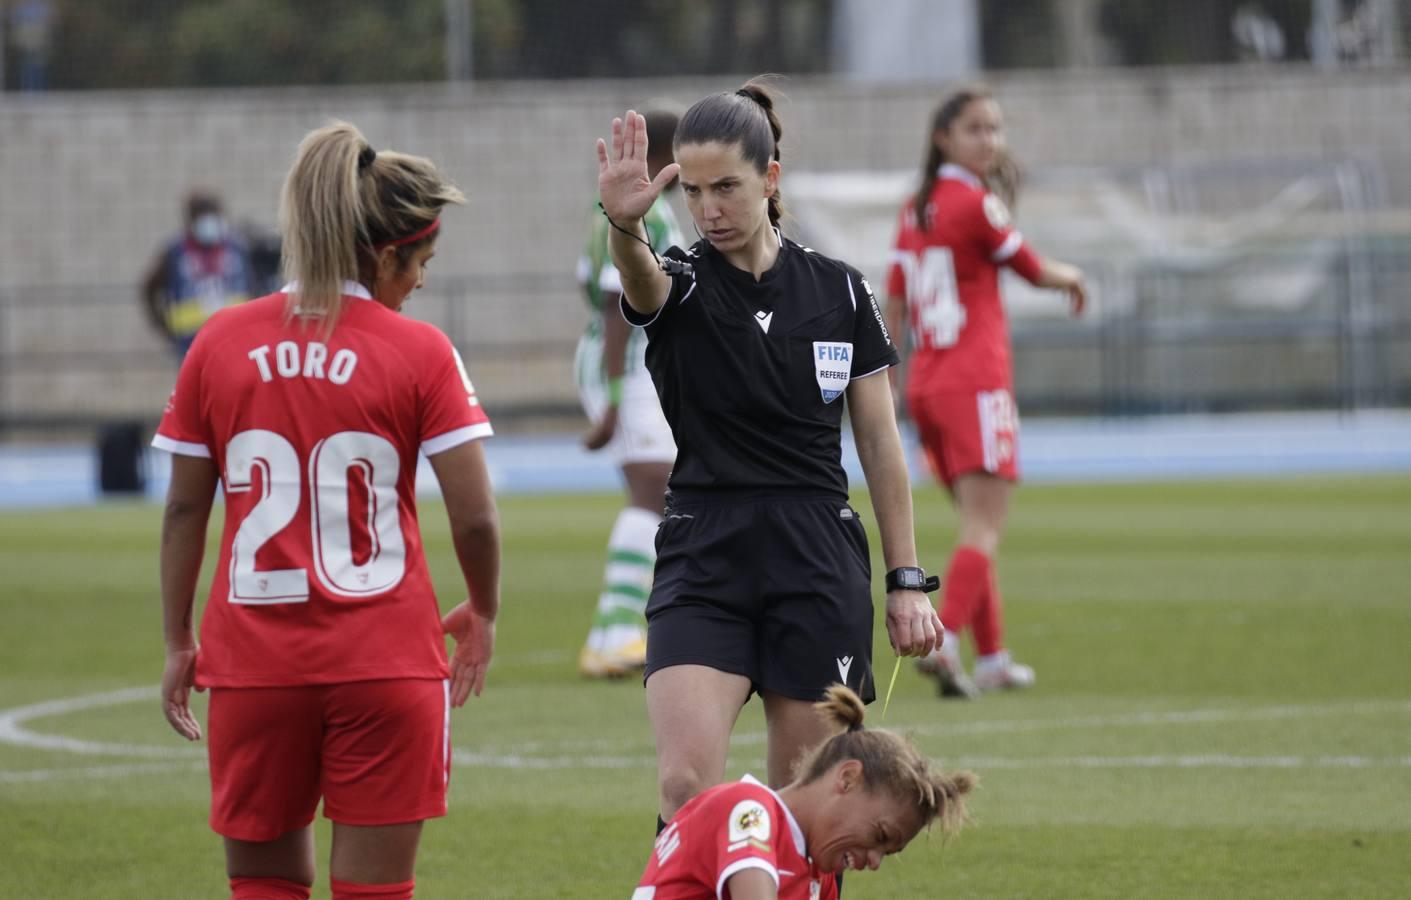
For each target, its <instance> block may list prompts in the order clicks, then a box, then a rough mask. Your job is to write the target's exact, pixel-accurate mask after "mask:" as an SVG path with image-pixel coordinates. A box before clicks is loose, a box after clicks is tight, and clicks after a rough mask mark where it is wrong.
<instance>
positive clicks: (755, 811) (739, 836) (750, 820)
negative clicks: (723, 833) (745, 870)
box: [725, 800, 772, 853]
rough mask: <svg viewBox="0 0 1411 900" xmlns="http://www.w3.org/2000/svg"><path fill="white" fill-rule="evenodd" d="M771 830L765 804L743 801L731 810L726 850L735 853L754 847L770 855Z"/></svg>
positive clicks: (755, 801)
mask: <svg viewBox="0 0 1411 900" xmlns="http://www.w3.org/2000/svg"><path fill="white" fill-rule="evenodd" d="M771 829H772V823H771V822H770V820H769V810H767V809H765V808H764V804H762V803H760V802H759V801H758V800H741V801H740V802H739V803H736V804H735V808H734V809H732V810H730V823H729V828H728V831H727V840H728V842H729V845H728V846H727V847H726V848H725V849H726V850H727V851H729V852H731V853H733V852H734V851H736V850H740V849H743V848H745V847H753V848H754V849H756V850H759V851H761V852H763V853H768V852H770V846H769V840H770V834H771Z"/></svg>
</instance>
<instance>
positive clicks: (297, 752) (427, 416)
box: [153, 123, 500, 900]
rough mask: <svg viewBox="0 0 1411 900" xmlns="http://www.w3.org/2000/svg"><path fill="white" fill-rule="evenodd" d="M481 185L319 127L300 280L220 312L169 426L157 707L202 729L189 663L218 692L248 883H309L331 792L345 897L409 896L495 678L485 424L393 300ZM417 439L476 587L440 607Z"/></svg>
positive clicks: (441, 350)
mask: <svg viewBox="0 0 1411 900" xmlns="http://www.w3.org/2000/svg"><path fill="white" fill-rule="evenodd" d="M463 201H464V198H463V197H462V195H461V192H460V191H459V190H457V189H456V188H455V187H454V186H453V185H451V184H450V183H448V182H447V181H446V180H445V179H444V178H443V177H442V176H441V174H440V173H439V172H437V170H436V168H435V166H433V165H432V163H431V162H430V161H429V160H426V159H422V158H420V157H415V156H405V155H403V154H400V153H390V152H381V153H379V152H376V151H374V150H373V149H372V148H371V147H369V146H368V143H367V141H366V140H364V139H363V136H362V135H361V134H360V133H359V132H358V130H357V129H356V128H354V127H353V126H351V125H346V124H342V123H336V124H334V125H331V126H328V127H326V128H321V129H319V130H317V131H314V132H312V133H311V134H309V135H308V136H307V137H306V138H305V139H304V141H303V143H302V144H301V145H300V147H299V152H298V156H297V158H296V160H295V162H294V166H293V168H292V169H291V170H290V172H289V175H288V178H287V179H286V180H285V183H284V191H283V197H282V199H281V204H280V205H281V210H280V218H281V229H282V231H283V233H284V252H285V263H286V269H287V271H288V273H289V274H290V275H291V276H292V277H293V282H292V283H291V284H289V285H288V286H286V287H285V289H284V290H283V291H281V292H280V293H277V294H272V295H270V296H268V297H264V298H262V299H259V300H254V301H252V302H250V303H247V304H244V305H242V306H238V307H231V308H228V309H225V310H222V311H221V312H218V313H217V314H216V315H215V316H214V317H213V318H212V319H211V320H210V321H209V322H208V323H207V324H206V325H205V326H204V327H203V328H202V329H201V331H200V332H199V333H198V335H197V337H196V341H195V343H194V344H193V346H192V348H191V351H190V353H189V354H188V355H187V357H186V360H185V362H184V363H183V364H182V367H181V372H180V374H179V375H178V377H177V384H176V390H175V391H174V392H173V393H172V397H171V400H170V401H169V402H168V404H167V408H166V413H165V415H164V416H163V418H162V424H161V426H160V427H159V429H158V433H157V437H156V439H155V440H154V441H153V444H154V445H155V446H157V447H159V448H161V449H164V450H167V451H170V452H171V453H172V479H171V488H170V491H169V493H168V495H167V505H166V513H165V517H164V519H163V523H162V553H161V576H162V605H163V610H164V630H165V637H166V646H167V652H166V668H165V671H164V672H163V675H162V703H163V709H164V711H165V713H166V717H167V720H168V722H170V723H171V726H172V728H174V729H175V730H176V731H177V733H179V734H181V735H182V736H184V737H186V738H188V739H190V740H197V739H199V738H200V736H201V727H200V725H199V724H197V722H196V719H195V718H194V717H193V715H192V713H191V710H190V708H189V706H188V699H189V696H190V688H191V687H192V685H193V679H194V684H195V686H197V687H198V689H204V688H209V689H210V690H211V701H210V711H209V717H208V722H207V727H208V729H209V732H210V740H209V744H208V746H209V756H210V771H211V794H212V798H211V827H212V829H214V830H215V831H216V832H217V833H219V834H221V835H222V836H224V838H225V851H226V868H227V872H228V875H229V877H230V890H231V897H232V898H235V900H256V898H259V900H269V898H275V900H294V898H307V897H308V896H309V889H310V885H311V884H312V883H313V880H314V875H315V863H314V845H313V829H312V825H311V823H312V821H313V816H314V809H315V807H316V806H317V805H318V803H319V800H320V798H321V799H322V800H323V805H324V815H326V816H327V817H328V818H330V819H332V820H333V846H332V852H331V858H330V863H329V869H330V874H331V876H332V888H333V897H334V898H335V900H352V898H359V900H407V898H410V897H411V896H412V890H413V884H414V882H413V869H414V864H415V860H416V850H417V844H418V841H419V839H420V836H421V823H422V821H423V820H424V819H428V818H433V817H436V816H441V815H444V814H445V812H446V787H447V781H448V778H449V775H450V769H449V762H450V743H449V742H450V733H449V723H450V708H451V707H452V706H459V705H461V704H462V703H464V702H465V700H466V698H467V697H468V696H469V695H470V694H472V693H474V694H477V695H478V694H479V693H480V690H481V688H482V686H483V684H484V680H485V670H486V667H487V666H488V665H489V662H490V656H491V653H492V651H493V648H494V638H495V628H494V620H495V615H496V613H497V611H498V609H499V602H500V601H499V529H498V524H497V516H496V511H495V503H494V499H493V496H492V495H491V492H490V483H489V479H488V477H487V474H486V468H485V461H484V455H483V451H482V449H481V447H480V443H479V439H480V438H484V437H487V436H489V435H490V433H491V429H490V423H489V421H488V420H487V419H486V417H485V413H484V411H483V410H482V409H481V407H480V404H479V401H478V400H477V399H476V396H475V391H474V389H473V388H472V387H471V384H470V380H469V379H468V378H467V377H466V374H465V368H464V366H463V365H462V364H461V360H460V357H459V356H458V355H457V353H456V351H455V349H454V348H453V347H452V346H451V342H450V341H449V340H447V338H446V336H445V335H444V334H442V333H441V332H440V331H438V330H437V329H436V328H434V327H432V326H430V325H426V324H423V323H421V322H416V321H413V320H411V319H406V318H403V317H402V316H400V315H399V314H398V311H399V310H400V309H401V307H402V305H403V304H404V303H405V302H406V301H407V299H408V297H409V296H410V295H411V293H412V291H414V290H416V289H417V288H419V287H421V285H422V282H423V280H424V278H425V274H426V264H427V261H428V260H430V259H431V257H432V255H433V254H434V252H435V242H436V236H437V232H438V229H439V226H440V218H439V216H440V211H441V208H442V207H443V206H445V205H446V204H448V203H461V202H463ZM418 452H422V453H425V454H426V455H427V456H428V457H429V458H430V460H431V465H432V468H433V469H434V470H435V472H436V477H437V479H438V480H439V481H440V483H441V491H442V494H443V495H444V497H445V501H446V509H447V512H448V514H449V516H450V520H451V533H452V537H453V540H454V544H455V548H456V554H457V556H458V557H459V560H460V564H461V569H462V571H463V572H464V574H465V581H466V585H467V587H468V589H469V596H470V599H469V600H468V601H466V603H463V604H461V605H459V606H457V607H456V608H455V609H453V610H452V611H451V612H450V613H448V614H447V615H446V617H445V619H444V620H443V619H442V618H441V616H440V613H439V611H438V609H437V603H436V597H435V594H434V593H433V591H432V584H431V578H430V575H429V574H428V572H427V567H426V559H425V557H424V555H423V553H422V544H421V536H420V534H419V532H418V529H417V519H416V504H415V498H414V493H413V489H414V482H415V477H416V468H417V454H418ZM218 482H220V483H221V485H222V487H223V488H224V493H225V529H224V533H223V536H222V538H221V552H220V561H219V563H218V565H217V566H216V570H215V578H214V583H213V584H212V585H211V593H210V598H209V600H208V601H207V604H206V608H205V612H204V614H203V615H202V617H201V643H200V647H199V649H198V647H197V644H196V640H195V638H194V636H193V634H192V627H191V609H192V601H193V595H194V593H195V589H196V578H197V575H198V572H199V570H200V568H201V557H202V551H203V549H204V546H205V535H206V521H207V519H208V517H209V514H210V510H211V500H212V496H213V495H214V493H215V489H216V486H217V483H218ZM443 631H445V632H448V633H450V634H452V635H453V636H454V637H455V639H456V641H457V646H456V652H455V656H454V659H453V660H452V661H451V663H450V666H449V675H450V680H449V682H448V681H447V680H446V679H447V675H448V665H447V659H446V648H445V643H444V641H443V638H442V633H443Z"/></svg>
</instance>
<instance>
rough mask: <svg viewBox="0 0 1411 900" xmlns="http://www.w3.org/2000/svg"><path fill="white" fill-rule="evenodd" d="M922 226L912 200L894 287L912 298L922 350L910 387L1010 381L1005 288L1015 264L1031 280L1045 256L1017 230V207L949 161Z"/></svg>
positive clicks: (900, 227) (903, 222)
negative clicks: (1005, 272)
mask: <svg viewBox="0 0 1411 900" xmlns="http://www.w3.org/2000/svg"><path fill="white" fill-rule="evenodd" d="M928 208H929V217H930V222H931V225H930V228H928V229H927V230H926V231H922V230H920V228H919V227H918V224H917V221H916V214H915V211H914V210H913V209H912V206H911V204H909V203H908V204H907V205H906V206H905V207H904V208H903V209H902V211H901V215H900V217H899V219H898V223H897V240H896V247H895V249H894V250H893V253H892V265H891V268H890V270H889V272H888V274H887V292H888V293H889V294H891V295H892V296H897V297H905V298H906V301H907V308H908V310H909V311H910V317H911V329H912V331H911V334H912V338H913V346H914V347H915V348H916V353H915V354H914V355H913V357H912V361H911V375H910V384H909V385H908V389H916V388H922V389H926V390H966V389H972V388H1009V387H1010V386H1011V384H1012V382H1013V371H1012V366H1011V362H1010V349H1009V326H1008V323H1007V322H1006V320H1005V315H1004V307H1003V305H1002V304H1001V302H1000V295H999V269H1000V266H1004V265H1008V266H1010V267H1011V268H1012V269H1014V271H1016V272H1018V273H1019V274H1020V275H1022V276H1023V277H1024V278H1025V279H1027V280H1028V281H1030V282H1036V281H1037V280H1038V278H1039V272H1040V268H1041V265H1042V264H1041V263H1040V261H1039V258H1038V256H1036V255H1035V254H1034V252H1033V251H1032V250H1030V249H1029V247H1028V245H1027V244H1025V243H1024V237H1023V235H1021V234H1020V233H1019V232H1018V231H1016V230H1014V228H1013V227H1012V224H1011V222H1010V217H1009V210H1007V209H1006V208H1005V206H1004V203H1003V201H1001V200H1000V199H999V198H998V197H996V196H995V195H993V194H991V193H989V192H988V191H987V190H986V189H985V186H984V184H983V183H982V182H981V181H980V179H978V178H976V177H975V175H974V174H972V173H971V172H969V171H968V170H966V169H963V168H961V167H960V166H957V165H953V164H949V163H948V164H946V165H943V166H941V169H940V172H939V177H937V179H936V184H935V187H934V188H933V189H932V191H931V199H930V201H929V203H928Z"/></svg>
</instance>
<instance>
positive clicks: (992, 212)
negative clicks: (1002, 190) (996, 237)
mask: <svg viewBox="0 0 1411 900" xmlns="http://www.w3.org/2000/svg"><path fill="white" fill-rule="evenodd" d="M984 207H985V218H986V219H988V220H989V222H990V225H992V226H993V227H994V229H995V230H996V231H1004V230H1005V229H1006V228H1008V227H1009V225H1010V222H1012V221H1013V220H1012V218H1011V217H1010V215H1009V207H1007V206H1005V205H1004V201H1003V200H1001V199H1000V198H998V197H996V196H995V195H994V194H986V195H985V202H984Z"/></svg>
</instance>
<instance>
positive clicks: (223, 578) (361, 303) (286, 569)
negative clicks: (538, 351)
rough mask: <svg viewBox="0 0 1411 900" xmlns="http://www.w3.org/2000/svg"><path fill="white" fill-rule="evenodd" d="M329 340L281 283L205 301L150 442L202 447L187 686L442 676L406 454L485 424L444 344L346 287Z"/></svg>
mask: <svg viewBox="0 0 1411 900" xmlns="http://www.w3.org/2000/svg"><path fill="white" fill-rule="evenodd" d="M343 292H344V295H345V296H344V298H343V310H342V314H341V316H340V317H339V319H338V322H337V325H336V327H335V329H334V331H333V333H332V334H331V335H328V336H325V335H324V334H323V332H322V329H321V325H320V324H319V323H318V321H317V320H311V319H299V318H295V319H294V320H293V321H292V322H291V321H288V317H287V316H286V314H285V295H284V294H283V293H279V294H273V295H270V296H268V297H263V298H261V299H259V300H253V301H251V302H249V303H246V304H244V305H242V306H236V307H230V308H228V309H225V310H222V311H221V312H218V313H217V314H216V315H215V316H214V317H212V318H211V319H210V320H209V321H208V322H207V323H206V324H205V325H204V326H202V328H201V330H200V331H199V332H198V333H197V336H196V341H195V343H194V344H193V345H192V347H191V351H190V352H189V353H188V354H187V356H186V360H185V361H184V362H183V363H182V366H181V373H180V375H178V376H177V382H176V390H175V391H173V392H172V396H171V400H170V401H169V402H168V403H167V408H166V412H165V414H164V415H163V416H162V424H161V426H160V427H159V428H158V430H157V436H156V438H155V439H154V440H153V441H152V444H153V446H155V447H157V448H159V449H163V450H168V451H170V452H172V453H176V454H184V455H187V456H200V457H208V458H210V459H211V460H212V461H213V462H214V463H215V465H216V468H217V469H218V470H219V472H220V475H221V484H222V487H223V488H224V492H225V528H224V532H223V535H222V537H221V546H220V560H219V563H218V564H217V566H216V569H215V578H214V582H213V583H212V585H211V594H210V598H209V600H208V602H207V604H206V608H205V610H204V612H203V613H202V616H201V641H200V647H201V649H200V653H199V654H198V656H197V663H196V680H197V683H198V684H200V685H202V686H213V687H276V686H289V685H300V684H329V683H338V682H349V681H366V680H373V679H385V678H445V677H446V675H447V665H446V648H445V641H444V639H443V638H442V634H441V623H440V612H439V608H438V605H437V602H436V596H435V594H434V593H433V590H432V584H431V577H430V575H429V573H428V572H427V568H426V558H425V556H424V554H423V552H422V544H421V534H420V531H419V530H418V528H417V520H416V503H415V481H416V469H417V454H418V452H419V451H420V452H424V453H426V454H427V455H428V456H434V455H435V454H437V453H440V452H442V451H445V450H449V449H450V448H452V447H455V446H457V445H459V444H461V443H464V442H465V441H470V440H475V439H478V438H483V437H486V436H488V435H490V434H491V428H490V422H489V420H488V419H487V418H486V416H485V412H484V410H482V409H481V407H480V402H479V400H477V399H476V396H475V390H474V388H473V387H472V386H471V383H470V379H469V378H468V377H466V374H465V367H464V366H463V365H462V363H461V360H460V356H459V355H458V354H457V353H456V351H455V348H454V347H452V346H451V342H450V340H448V339H447V338H446V336H445V335H444V334H442V333H441V332H440V331H439V330H438V329H436V328H435V327H434V326H432V325H428V324H426V323H424V322H417V321H415V320H413V319H407V318H404V317H403V316H401V315H400V314H398V313H396V312H394V311H392V310H390V309H388V308H387V307H385V306H383V305H382V304H380V303H378V302H376V301H375V300H373V299H372V297H371V295H370V294H369V293H368V292H367V291H366V290H365V289H364V288H363V287H362V286H361V285H357V284H353V283H346V284H345V285H344V288H343Z"/></svg>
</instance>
